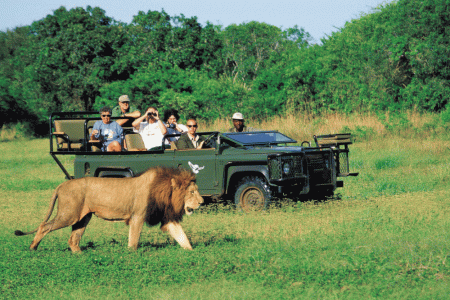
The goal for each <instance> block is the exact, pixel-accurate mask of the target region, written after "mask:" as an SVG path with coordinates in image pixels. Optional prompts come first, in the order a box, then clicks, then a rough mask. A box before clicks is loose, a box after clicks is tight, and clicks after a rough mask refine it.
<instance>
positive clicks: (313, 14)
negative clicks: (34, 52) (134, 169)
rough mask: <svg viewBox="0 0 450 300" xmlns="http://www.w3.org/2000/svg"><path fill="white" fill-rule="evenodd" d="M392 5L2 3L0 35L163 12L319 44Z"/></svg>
mask: <svg viewBox="0 0 450 300" xmlns="http://www.w3.org/2000/svg"><path fill="white" fill-rule="evenodd" d="M393 1H395V0H271V1H268V0H222V1H217V0H196V1H192V0H162V1H161V0H131V1H117V0H91V1H83V0H40V1H36V0H0V31H6V30H7V29H14V28H15V27H18V26H25V25H31V23H33V22H34V21H38V20H41V19H43V18H45V17H46V16H47V15H49V14H50V15H52V14H53V11H54V10H56V9H58V8H59V7H60V6H65V7H66V9H67V10H70V9H71V8H74V7H83V8H86V7H87V6H88V5H90V6H92V7H96V6H98V7H100V8H101V9H103V10H104V11H105V12H106V15H107V16H108V17H111V18H113V19H115V20H116V21H121V22H125V23H127V24H129V23H131V21H132V19H133V16H134V15H137V14H138V12H139V11H144V12H148V11H149V10H151V11H161V10H162V9H164V11H165V12H166V13H167V14H169V16H171V17H173V16H179V15H181V14H183V15H184V16H185V17H188V18H189V17H193V16H196V17H197V21H198V22H199V23H201V24H203V25H204V24H206V22H207V21H209V22H210V23H212V24H215V25H222V26H223V27H224V28H225V27H226V26H228V25H230V24H241V23H248V22H250V21H258V22H264V23H267V24H270V25H274V26H277V27H279V28H281V29H283V30H284V29H287V28H291V27H294V26H295V25H297V26H298V27H300V28H303V29H304V30H305V31H307V32H309V34H310V35H311V36H312V37H313V38H314V41H315V42H317V43H320V39H322V38H326V37H327V35H331V33H332V32H335V31H338V29H339V28H342V27H344V25H345V23H346V22H350V21H351V20H352V19H358V18H360V16H361V14H363V13H364V14H366V13H370V12H372V9H373V8H375V7H377V6H378V5H380V4H386V3H390V2H393Z"/></svg>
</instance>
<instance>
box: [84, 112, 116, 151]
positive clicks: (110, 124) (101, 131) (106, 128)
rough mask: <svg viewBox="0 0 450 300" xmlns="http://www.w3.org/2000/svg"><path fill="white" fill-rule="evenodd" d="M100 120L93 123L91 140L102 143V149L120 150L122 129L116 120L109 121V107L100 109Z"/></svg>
mask: <svg viewBox="0 0 450 300" xmlns="http://www.w3.org/2000/svg"><path fill="white" fill-rule="evenodd" d="M100 116H101V118H102V120H101V121H97V122H95V123H94V127H93V128H92V134H91V140H94V141H100V142H101V143H102V151H104V152H105V151H115V152H118V151H122V139H123V129H122V126H120V125H119V124H118V123H117V122H115V121H111V109H110V108H109V107H106V106H105V107H103V108H102V109H101V110H100Z"/></svg>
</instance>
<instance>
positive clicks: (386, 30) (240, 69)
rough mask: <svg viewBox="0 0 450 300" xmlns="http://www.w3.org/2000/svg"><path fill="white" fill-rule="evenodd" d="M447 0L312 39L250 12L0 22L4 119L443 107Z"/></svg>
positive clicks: (80, 11) (398, 5)
mask: <svg viewBox="0 0 450 300" xmlns="http://www.w3.org/2000/svg"><path fill="white" fill-rule="evenodd" d="M449 6H450V2H448V1H447V0H422V1H419V0H398V1H397V2H393V3H390V4H386V5H381V6H379V7H378V8H376V9H374V11H373V12H371V13H370V14H366V15H363V16H361V17H360V18H359V19H355V20H352V21H351V22H347V23H346V24H345V26H344V27H343V28H340V29H339V30H338V31H337V32H335V33H333V34H332V35H331V36H328V37H327V38H324V39H322V41H321V44H320V45H319V44H313V43H312V37H311V36H310V34H309V33H308V32H306V31H305V29H303V28H299V27H297V26H294V27H293V28H288V29H284V30H283V29H281V28H278V27H276V26H273V25H270V24H266V23H260V22H256V21H251V22H248V23H242V24H232V25H230V26H227V27H225V28H223V26H220V25H214V24H212V23H209V22H208V23H207V24H206V25H201V24H200V23H199V22H198V21H197V18H196V17H191V18H187V17H185V16H184V15H180V16H169V15H168V14H167V13H166V12H165V11H164V10H162V11H161V12H158V11H148V12H143V11H139V12H138V13H137V14H136V15H135V16H134V18H133V21H132V22H131V23H130V24H125V23H121V22H117V21H115V20H114V19H112V18H110V17H108V16H106V14H105V11H104V10H102V9H101V8H99V7H94V8H93V7H90V6H87V8H86V9H84V8H81V7H77V8H74V9H71V10H67V9H66V8H65V7H60V8H58V9H57V10H55V11H54V13H53V14H52V15H48V16H47V17H45V18H43V19H42V20H39V21H36V22H34V23H32V24H31V25H29V26H24V27H17V28H15V29H13V30H8V31H6V32H0V62H1V63H0V120H1V121H0V127H1V126H2V124H4V123H14V122H29V123H30V124H33V125H35V126H36V128H35V129H36V131H37V133H38V134H39V133H45V132H39V131H40V129H39V128H40V127H39V125H41V124H45V122H46V121H47V116H48V115H49V114H50V113H51V112H53V111H84V110H96V109H99V108H100V107H102V106H104V105H109V106H111V107H112V106H115V105H116V103H117V99H118V97H119V96H120V95H122V94H128V95H129V96H130V97H131V99H132V101H133V104H135V105H137V106H138V107H139V108H140V109H142V110H143V109H145V108H146V107H148V106H149V105H154V106H157V107H158V108H160V109H161V110H165V109H169V108H176V109H179V110H180V112H181V114H182V116H184V117H185V118H187V117H189V116H194V117H197V118H203V119H208V120H214V119H216V118H223V117H226V116H229V115H230V114H232V113H233V112H235V111H240V112H242V113H244V114H245V115H246V117H249V118H259V117H264V116H273V115H276V114H285V113H297V112H304V111H308V112H313V113H321V112H325V111H330V110H333V111H341V112H354V111H380V110H381V111H387V110H399V109H403V108H415V109H419V110H424V111H442V110H444V109H446V108H448V109H450V107H449V104H448V99H447V97H446V96H447V95H449V94H450V86H449V79H450V63H449V61H448V60H449V59H450V55H449V54H450V53H449V52H450V50H449V49H450V47H449V42H450V41H449V33H450V31H449V30H450V29H449V28H450V26H449V25H450V7H449Z"/></svg>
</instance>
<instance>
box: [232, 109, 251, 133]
mask: <svg viewBox="0 0 450 300" xmlns="http://www.w3.org/2000/svg"><path fill="white" fill-rule="evenodd" d="M231 119H232V120H233V127H231V128H230V129H228V132H249V131H257V130H256V129H255V128H252V127H247V126H245V125H244V122H245V120H244V116H243V115H242V114H241V113H240V112H236V113H234V114H233V116H232V117H231Z"/></svg>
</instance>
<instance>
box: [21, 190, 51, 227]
mask: <svg viewBox="0 0 450 300" xmlns="http://www.w3.org/2000/svg"><path fill="white" fill-rule="evenodd" d="M56 199H58V189H56V191H55V192H54V193H53V196H52V201H51V203H50V207H49V209H48V212H47V216H46V217H45V220H44V223H45V222H47V221H48V219H50V216H51V215H52V213H53V208H55V203H56ZM38 228H39V227H38ZM38 228H36V229H35V230H33V231H28V232H23V231H20V230H16V231H14V234H15V235H17V236H22V235H28V234H32V233H35V232H36V231H37V230H38Z"/></svg>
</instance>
